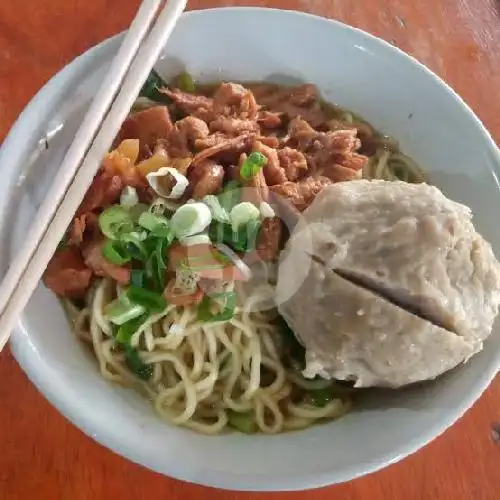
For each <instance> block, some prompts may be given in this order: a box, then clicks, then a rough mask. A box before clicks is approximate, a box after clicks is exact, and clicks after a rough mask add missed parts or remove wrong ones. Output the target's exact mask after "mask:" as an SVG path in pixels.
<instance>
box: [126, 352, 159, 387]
mask: <svg viewBox="0 0 500 500" xmlns="http://www.w3.org/2000/svg"><path fill="white" fill-rule="evenodd" d="M124 350H125V359H126V360H127V365H128V367H129V368H130V370H131V371H132V373H134V374H135V375H136V376H137V377H139V378H140V379H142V380H149V379H150V378H151V376H152V375H153V365H151V364H147V363H144V361H142V359H141V356H140V354H139V353H138V352H137V350H136V349H134V348H133V347H132V346H131V345H129V344H125V345H124Z"/></svg>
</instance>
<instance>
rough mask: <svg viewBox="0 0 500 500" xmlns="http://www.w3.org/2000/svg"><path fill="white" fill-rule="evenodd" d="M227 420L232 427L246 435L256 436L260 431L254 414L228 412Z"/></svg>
mask: <svg viewBox="0 0 500 500" xmlns="http://www.w3.org/2000/svg"><path fill="white" fill-rule="evenodd" d="M227 418H228V421H229V425H231V427H234V428H235V429H237V430H239V431H240V432H243V433H245V434H254V433H255V432H257V430H258V426H257V422H256V421H255V416H254V414H253V413H252V412H237V411H233V410H228V412H227Z"/></svg>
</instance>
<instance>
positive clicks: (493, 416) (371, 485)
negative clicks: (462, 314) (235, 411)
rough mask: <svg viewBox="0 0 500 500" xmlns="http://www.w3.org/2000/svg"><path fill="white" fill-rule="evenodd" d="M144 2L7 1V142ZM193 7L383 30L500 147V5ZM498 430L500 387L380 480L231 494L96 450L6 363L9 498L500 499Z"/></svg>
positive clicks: (2, 125) (0, 421) (392, 2)
mask: <svg viewBox="0 0 500 500" xmlns="http://www.w3.org/2000/svg"><path fill="white" fill-rule="evenodd" d="M138 3H139V2H138V0H118V1H117V0H1V1H0V140H3V138H4V137H5V136H6V134H7V132H8V130H9V128H10V127H11V125H12V124H13V122H14V120H15V119H16V117H17V116H18V114H19V113H20V112H21V111H22V109H23V108H24V107H25V105H26V104H27V103H28V101H29V100H30V98H31V97H32V96H33V95H34V94H35V93H36V92H37V91H38V89H39V88H40V87H41V86H42V85H43V84H44V83H45V82H46V81H47V80H48V79H49V78H50V77H51V76H52V75H53V74H54V73H56V72H57V71H58V70H60V69H61V68H62V67H63V66H64V65H65V64H67V63H68V62H70V61H71V60H72V59H73V58H74V57H75V56H77V55H78V54H80V53H82V52H84V51H85V50H86V49H88V48H89V47H91V46H93V45H94V44H96V43H98V42H100V41H102V40H103V39H105V38H107V37H109V36H111V35H113V34H115V33H117V32H119V31H121V30H122V29H124V28H126V26H127V25H128V24H129V22H130V21H131V19H132V17H133V15H134V12H135V9H136V8H137V5H138ZM189 5H190V7H191V8H193V9H199V8H209V7H216V6H228V5H257V6H268V7H275V8H286V9H294V10H301V11H306V12H312V13H314V14H318V15H322V16H326V17H330V18H334V19H339V20H341V21H344V22H346V23H348V24H351V25H353V26H357V27H359V28H362V29H364V30H366V31H369V32H371V33H374V34H375V35H377V36H379V37H382V38H384V39H385V40H388V41H390V42H391V43H393V44H394V45H396V46H398V47H400V48H401V49H403V50H405V51H406V52H408V53H410V54H412V55H413V56H415V57H416V58H417V59H419V60H420V61H422V62H423V63H425V64H426V65H427V66H428V67H429V68H431V69H432V70H433V71H435V72H436V73H437V74H438V75H440V76H441V77H443V78H444V79H445V80H446V81H447V82H448V83H449V84H450V85H451V86H452V87H453V88H454V89H455V90H456V91H457V92H458V93H460V94H461V95H462V97H463V98H464V99H465V100H466V101H467V102H468V104H469V105H470V106H471V107H472V108H473V109H474V111H475V112H476V113H477V114H478V115H479V117H480V118H481V119H482V120H483V122H484V123H485V125H486V126H487V127H488V129H489V130H490V131H491V133H492V135H493V137H494V138H495V139H496V141H497V143H498V141H499V140H500V1H498V0H412V1H408V0H267V1H266V0H258V1H254V2H246V1H237V0H233V1H230V0H192V1H190V2H189ZM269 39H270V40H272V36H271V34H270V36H269ZM270 43H272V42H270ZM323 63H326V64H327V61H324V62H323ZM366 91H367V92H369V91H370V87H369V82H367V87H366ZM457 140H464V138H460V137H457ZM471 167H473V165H471ZM496 421H500V379H498V378H497V380H496V381H495V382H494V383H493V384H492V386H491V387H490V388H489V389H488V390H487V391H486V393H485V394H484V395H483V396H482V398H481V399H480V400H479V401H478V403H477V404H476V405H475V406H474V408H472V409H471V410H470V411H469V412H468V413H467V414H466V415H465V416H464V417H463V418H462V419H461V420H460V421H459V422H458V423H457V424H456V425H454V426H453V428H452V429H450V430H448V431H447V432H446V433H445V434H444V435H442V436H441V437H439V438H438V439H436V440H435V441H434V442H433V443H431V444H430V445H428V446H426V447H425V448H424V449H423V450H421V451H419V452H418V453H416V454H415V455H413V456H411V457H409V458H407V459H406V460H404V461H402V462H400V463H398V464H396V465H394V466H392V467H389V468H388V469H385V470H383V471H381V472H378V473H375V474H372V475H370V476H368V477H365V478H362V479H358V480H356V481H352V482H350V483H347V484H343V485H339V486H334V487H330V488H324V489H320V490H315V491H309V492H304V493H276V494H264V493H254V494H250V493H236V492H223V491H217V490H214V489H209V488H203V487H200V486H195V485H190V484H186V483H182V482H179V481H176V480H173V479H168V478H165V477H162V476H160V475H158V474H155V473H153V472H150V471H148V470H146V469H144V468H141V467H139V466H137V465H134V464H132V463H130V462H128V461H126V460H124V459H122V458H120V457H119V456H117V455H115V454H114V453H112V452H110V451H108V450H106V449H105V448H103V447H101V446H100V445H98V444H96V443H95V442H94V441H92V440H91V439H89V438H88V437H86V436H85V435H84V434H83V433H82V432H80V431H79V430H78V429H77V428H75V427H74V426H73V425H72V424H70V423H69V422H67V421H66V420H65V419H64V418H63V417H62V416H61V415H60V414H59V413H58V412H57V411H56V410H55V409H54V408H53V407H52V406H51V405H50V404H49V403H48V402H47V401H46V400H45V399H44V398H43V397H42V396H41V395H40V394H39V393H38V392H37V391H36V389H35V388H34V387H33V386H32V385H31V384H30V382H29V380H28V379H27V377H26V376H25V375H24V373H23V372H22V371H21V370H20V368H19V367H18V366H17V364H16V363H15V361H14V359H13V358H12V356H11V354H10V353H9V351H8V349H6V350H4V352H3V353H1V354H0V500H14V499H15V500H32V499H33V500H35V499H36V500H100V499H108V498H109V499H111V498H115V497H116V498H117V499H120V500H128V499H134V500H142V499H148V500H149V499H172V500H194V499H197V500H211V499H217V500H230V499H231V500H246V499H251V498H268V497H269V498H273V499H276V500H293V499H296V500H299V499H303V500H469V499H471V500H495V499H499V498H500V443H499V444H496V443H495V439H494V432H492V426H493V424H494V423H495V422H496ZM297 452H298V453H300V451H299V450H297Z"/></svg>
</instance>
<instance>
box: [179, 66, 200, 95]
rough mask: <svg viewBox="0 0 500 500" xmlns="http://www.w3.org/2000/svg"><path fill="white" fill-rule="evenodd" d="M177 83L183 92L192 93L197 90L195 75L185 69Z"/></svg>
mask: <svg viewBox="0 0 500 500" xmlns="http://www.w3.org/2000/svg"><path fill="white" fill-rule="evenodd" d="M176 85H177V87H178V88H179V89H180V90H182V91H183V92H188V93H190V94H194V93H195V92H196V84H195V83H194V80H193V77H192V76H191V75H190V74H189V73H188V72H187V71H183V72H182V73H181V74H180V75H179V76H178V77H177V78H176Z"/></svg>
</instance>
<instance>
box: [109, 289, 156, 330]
mask: <svg viewBox="0 0 500 500" xmlns="http://www.w3.org/2000/svg"><path fill="white" fill-rule="evenodd" d="M145 311H146V309H145V308H144V307H143V306H141V305H139V304H136V303H134V302H132V301H130V300H129V298H128V297H127V296H126V295H125V294H122V295H120V297H118V298H117V299H115V300H113V301H112V302H110V303H109V304H107V305H106V306H105V307H104V316H105V317H106V318H107V319H109V321H111V323H113V324H115V325H123V324H125V323H127V322H129V321H130V320H132V319H135V318H137V317H139V316H141V315H142V314H143V313H144V312H145Z"/></svg>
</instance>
